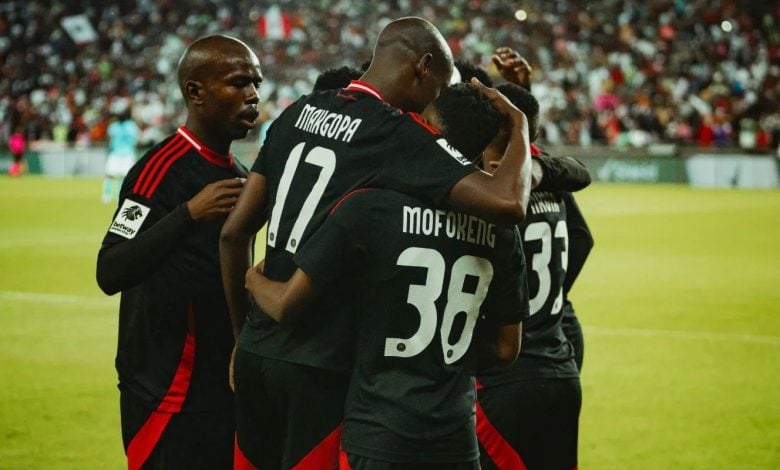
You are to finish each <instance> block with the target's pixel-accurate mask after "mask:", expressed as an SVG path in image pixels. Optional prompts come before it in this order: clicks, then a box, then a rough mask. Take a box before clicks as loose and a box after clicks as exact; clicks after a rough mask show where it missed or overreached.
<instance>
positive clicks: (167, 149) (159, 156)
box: [133, 134, 185, 194]
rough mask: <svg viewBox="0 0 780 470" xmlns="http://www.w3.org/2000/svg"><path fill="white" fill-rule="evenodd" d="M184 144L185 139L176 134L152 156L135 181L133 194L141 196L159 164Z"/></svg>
mask: <svg viewBox="0 0 780 470" xmlns="http://www.w3.org/2000/svg"><path fill="white" fill-rule="evenodd" d="M184 142H185V140H184V138H183V137H181V136H180V135H178V134H176V135H174V136H173V138H171V140H169V141H168V143H167V144H165V145H163V146H162V148H161V149H160V150H158V151H157V153H155V154H154V155H152V157H151V158H149V160H148V161H147V162H146V165H145V166H144V169H143V171H141V175H140V176H139V177H138V179H137V180H136V181H135V186H133V192H134V193H136V194H141V189H142V188H143V186H144V181H145V180H146V179H147V178H148V177H149V176H150V175H151V174H153V173H154V169H155V168H157V167H158V166H159V163H160V162H161V161H162V160H164V159H165V157H166V156H167V155H169V154H170V153H171V152H173V151H175V149H176V148H177V147H179V146H180V145H181V144H182V143H184Z"/></svg>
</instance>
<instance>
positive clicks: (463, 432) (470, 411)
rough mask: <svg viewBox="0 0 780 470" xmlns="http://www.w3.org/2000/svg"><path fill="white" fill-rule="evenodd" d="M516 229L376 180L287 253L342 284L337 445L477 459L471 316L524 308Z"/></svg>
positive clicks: (493, 316)
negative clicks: (344, 338)
mask: <svg viewBox="0 0 780 470" xmlns="http://www.w3.org/2000/svg"><path fill="white" fill-rule="evenodd" d="M520 245H521V241H520V238H519V235H518V234H517V233H516V231H515V230H513V229H508V228H503V229H502V228H498V227H496V226H495V225H493V224H491V223H488V222H486V221H484V220H482V219H480V218H478V217H475V216H471V215H467V214H462V213H458V212H454V211H449V210H442V209H436V208H435V207H433V206H430V205H427V204H425V203H423V202H422V201H420V200H419V199H415V198H412V197H410V196H406V195H404V194H400V193H397V192H394V191H387V190H372V189H366V190H358V191H355V192H353V193H352V194H350V195H348V196H347V197H346V198H345V199H344V200H343V201H342V202H340V203H339V204H338V205H337V207H336V208H335V209H334V210H333V212H332V213H331V215H330V216H329V217H328V219H327V221H326V222H325V223H324V225H322V226H321V227H320V229H319V230H318V231H317V232H316V233H315V234H314V235H313V237H312V239H311V240H310V241H309V242H308V243H307V244H306V245H304V247H303V248H302V249H301V250H300V251H298V253H297V254H296V256H295V262H296V263H297V265H298V266H299V267H300V268H301V269H302V270H303V271H304V272H306V273H307V274H308V275H309V276H310V277H311V278H312V279H313V280H314V281H315V282H316V283H317V284H318V285H320V286H323V287H324V289H325V292H329V291H330V289H331V286H333V285H335V284H345V285H348V286H349V290H350V293H351V297H352V299H353V302H354V303H353V308H354V314H355V319H356V322H355V323H356V329H357V350H356V354H357V355H356V364H355V368H354V372H353V374H352V382H351V384H350V389H349V393H348V396H347V403H346V407H345V426H344V431H343V435H342V446H343V448H344V449H345V450H346V451H347V452H354V453H357V454H359V455H367V456H371V457H374V458H377V459H380V460H386V461H391V462H409V461H415V460H416V461H427V462H437V461H438V462H457V461H468V460H471V459H476V458H477V456H478V448H477V444H476V436H475V428H474V426H475V422H474V403H475V398H476V397H475V393H476V391H475V385H474V374H475V367H476V364H475V360H476V358H475V355H474V353H473V348H472V340H473V338H474V331H475V326H476V325H477V323H478V322H486V321H490V322H492V323H493V324H496V325H506V324H512V323H518V322H520V321H522V320H523V318H525V317H526V316H527V315H528V297H527V296H528V292H527V286H526V283H525V270H524V269H523V264H524V257H523V252H522V248H521V246H520Z"/></svg>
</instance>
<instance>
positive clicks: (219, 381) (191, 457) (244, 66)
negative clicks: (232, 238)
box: [97, 36, 263, 470]
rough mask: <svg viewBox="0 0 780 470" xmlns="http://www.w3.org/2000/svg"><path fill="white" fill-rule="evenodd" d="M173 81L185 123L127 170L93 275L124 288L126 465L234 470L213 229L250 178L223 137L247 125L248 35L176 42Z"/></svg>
mask: <svg viewBox="0 0 780 470" xmlns="http://www.w3.org/2000/svg"><path fill="white" fill-rule="evenodd" d="M178 79H179V86H180V88H181V92H182V94H183V95H184V99H185V101H186V104H187V112H188V113H187V121H186V123H185V124H184V125H183V126H181V127H179V129H178V130H177V131H176V133H175V134H174V135H172V136H170V137H168V138H167V139H165V140H164V141H162V142H161V143H159V144H158V145H156V146H155V147H154V148H152V149H151V150H150V151H149V152H148V153H146V155H144V156H143V157H142V158H141V159H140V160H139V161H138V163H136V165H135V166H134V167H133V168H132V169H131V170H130V172H129V173H128V175H127V178H126V179H125V180H124V184H123V186H122V190H121V193H120V199H119V208H118V209H117V211H116V213H115V214H114V218H113V220H112V222H111V224H110V226H109V228H108V232H107V233H106V235H105V238H104V239H103V245H102V247H101V248H100V252H99V254H98V260H97V282H98V284H99V285H100V288H101V289H102V290H103V291H104V292H105V293H106V294H108V295H113V294H115V293H117V292H121V293H122V299H121V303H120V309H119V346H118V349H117V357H116V368H117V371H118V373H119V390H120V409H121V418H122V419H121V421H122V439H123V441H124V447H125V451H126V454H127V460H128V468H129V469H140V468H144V469H162V468H164V469H209V470H213V469H230V468H232V464H233V442H234V431H235V418H234V416H235V415H234V409H233V394H232V391H231V390H230V388H229V386H228V382H227V377H228V364H229V360H230V353H231V349H232V348H233V334H232V330H231V327H230V321H229V318H228V313H227V304H226V302H225V296H224V294H223V291H222V285H221V283H220V275H219V250H218V248H219V247H218V245H219V232H220V229H221V228H222V224H223V222H224V220H225V216H226V215H227V214H228V213H230V211H231V209H232V207H233V206H234V204H235V203H236V200H237V199H238V194H239V192H240V191H241V189H242V186H243V181H244V180H243V178H244V177H245V176H246V169H245V168H243V167H241V166H240V165H239V164H238V163H237V162H236V161H235V160H234V159H233V157H232V156H231V154H230V145H231V142H232V141H233V140H235V139H241V138H244V137H245V136H246V134H247V132H248V131H249V130H250V129H251V128H252V127H254V125H255V120H256V118H257V116H258V112H257V104H258V101H259V100H258V94H257V92H258V87H259V85H260V82H261V81H262V79H263V77H262V74H261V73H260V63H259V61H258V59H257V57H256V56H255V54H254V53H253V52H252V51H251V50H250V49H249V48H248V47H247V46H246V44H244V43H243V42H241V41H239V40H237V39H233V38H230V37H226V36H209V37H206V38H203V39H199V40H197V41H195V42H194V43H192V45H190V47H189V48H187V50H186V51H185V52H184V55H183V56H182V58H181V60H180V62H179V68H178Z"/></svg>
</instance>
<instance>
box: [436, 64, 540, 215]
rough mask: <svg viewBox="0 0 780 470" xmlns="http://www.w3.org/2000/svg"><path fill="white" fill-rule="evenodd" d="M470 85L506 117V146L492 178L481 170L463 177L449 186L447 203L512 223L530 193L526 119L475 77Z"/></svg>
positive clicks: (522, 213)
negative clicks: (507, 127)
mask: <svg viewBox="0 0 780 470" xmlns="http://www.w3.org/2000/svg"><path fill="white" fill-rule="evenodd" d="M471 83H472V85H473V86H475V87H477V88H479V89H480V91H482V92H483V93H484V94H485V96H487V97H488V98H489V99H490V101H491V103H492V104H493V106H495V107H496V109H497V110H498V111H499V112H501V113H502V114H504V115H505V116H506V117H507V123H508V126H509V144H508V145H507V146H506V150H505V151H504V156H503V158H502V160H501V161H502V163H501V167H499V168H498V169H497V170H496V172H495V173H494V174H493V175H492V176H491V175H489V174H488V173H485V172H483V171H475V172H474V173H471V174H469V175H467V176H465V177H464V178H463V179H461V180H460V181H458V182H457V183H456V184H455V186H453V187H452V190H451V191H450V194H449V196H448V198H447V202H448V203H450V204H452V205H454V206H456V207H458V208H459V209H462V210H464V211H466V212H469V213H472V214H475V215H479V216H482V217H484V218H486V219H488V220H492V221H495V222H498V223H503V224H516V223H518V222H521V221H522V220H523V219H524V218H525V211H526V208H527V207H528V196H529V193H530V192H531V155H530V143H529V140H528V120H527V119H526V117H525V114H523V113H522V112H521V111H520V110H519V109H517V108H516V107H515V106H514V105H513V104H512V103H511V102H509V100H508V99H507V98H506V97H505V96H504V95H502V94H501V93H500V92H499V91H498V90H496V89H494V88H488V87H486V86H485V85H483V84H482V83H480V82H479V80H477V79H476V78H473V79H472V82H471Z"/></svg>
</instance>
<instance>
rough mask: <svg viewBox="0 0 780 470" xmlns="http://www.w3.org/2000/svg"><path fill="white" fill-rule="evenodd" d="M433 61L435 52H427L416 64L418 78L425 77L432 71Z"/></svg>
mask: <svg viewBox="0 0 780 470" xmlns="http://www.w3.org/2000/svg"><path fill="white" fill-rule="evenodd" d="M432 63H433V54H431V53H430V52H426V53H425V54H423V55H422V56H420V58H419V59H417V62H416V63H415V64H414V74H415V75H416V76H417V78H420V79H423V78H425V77H427V76H428V74H429V73H430V72H431V64H432Z"/></svg>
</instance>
